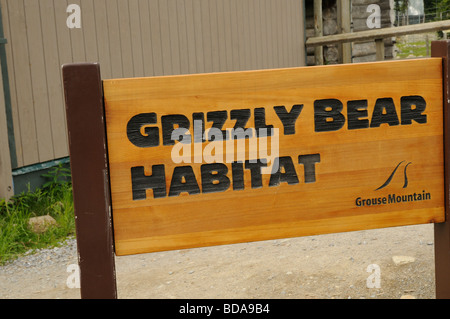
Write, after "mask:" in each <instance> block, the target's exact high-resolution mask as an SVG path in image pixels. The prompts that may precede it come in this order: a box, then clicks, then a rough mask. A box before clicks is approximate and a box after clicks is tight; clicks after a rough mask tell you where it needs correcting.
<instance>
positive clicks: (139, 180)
mask: <svg viewBox="0 0 450 319" xmlns="http://www.w3.org/2000/svg"><path fill="white" fill-rule="evenodd" d="M131 185H132V190H133V200H142V199H146V198H147V196H146V190H147V189H152V190H153V197H154V198H161V197H166V174H165V170H164V165H153V166H152V175H150V176H147V175H145V172H144V166H137V167H132V168H131Z"/></svg>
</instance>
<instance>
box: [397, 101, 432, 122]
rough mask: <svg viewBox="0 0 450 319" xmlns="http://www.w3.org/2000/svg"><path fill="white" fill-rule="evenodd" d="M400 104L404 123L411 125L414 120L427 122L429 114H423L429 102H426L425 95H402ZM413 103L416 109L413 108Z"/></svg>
mask: <svg viewBox="0 0 450 319" xmlns="http://www.w3.org/2000/svg"><path fill="white" fill-rule="evenodd" d="M400 105H401V114H402V125H409V124H411V123H412V121H413V120H414V121H416V122H417V123H420V124H425V123H426V122H427V115H426V114H422V113H423V112H424V111H425V108H426V107H427V102H425V99H424V98H423V97H421V96H418V95H413V96H402V98H401V99H400ZM413 105H414V106H415V108H414V109H413V108H412V106H413Z"/></svg>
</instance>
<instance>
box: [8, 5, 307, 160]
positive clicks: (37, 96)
mask: <svg viewBox="0 0 450 319" xmlns="http://www.w3.org/2000/svg"><path fill="white" fill-rule="evenodd" d="M0 3H1V5H2V10H3V25H4V29H5V37H6V39H7V40H8V44H7V45H6V48H7V59H8V68H9V75H10V78H9V82H10V88H11V100H12V113H13V123H14V137H15V142H16V150H17V151H16V153H17V154H16V157H17V163H18V167H22V166H26V165H30V164H35V163H41V162H45V161H49V160H53V159H57V158H61V157H65V156H68V146H67V133H66V121H65V110H64V100H63V88H62V82H61V65H62V64H64V63H71V62H99V63H100V65H101V72H102V77H103V78H104V79H108V78H122V77H141V76H156V75H174V74H187V73H203V72H223V71H236V70H249V69H264V68H283V67H294V66H302V65H304V64H305V52H304V40H305V39H304V18H303V1H300V0H95V1H94V0H70V1H67V0H0ZM74 3H75V4H79V5H80V6H81V19H82V28H81V29H69V28H68V27H67V26H66V20H67V17H68V16H69V13H67V12H66V9H67V6H68V5H69V4H74Z"/></svg>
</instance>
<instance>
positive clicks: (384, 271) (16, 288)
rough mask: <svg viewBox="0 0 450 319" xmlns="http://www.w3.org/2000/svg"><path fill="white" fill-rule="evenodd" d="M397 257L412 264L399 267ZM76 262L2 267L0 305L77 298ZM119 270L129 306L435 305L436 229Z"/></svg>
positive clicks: (365, 234) (159, 257) (240, 248)
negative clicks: (219, 301)
mask: <svg viewBox="0 0 450 319" xmlns="http://www.w3.org/2000/svg"><path fill="white" fill-rule="evenodd" d="M394 256H407V257H413V258H409V259H406V260H410V261H409V262H406V263H403V264H400V265H396V264H395V262H394V261H393V257H394ZM46 258H47V259H49V261H51V260H52V257H50V258H49V257H46ZM73 263H76V253H75V251H74V250H71V253H70V254H69V256H66V257H64V258H60V259H59V260H57V261H56V262H54V263H50V264H49V263H47V264H45V263H40V264H39V265H29V266H28V267H16V269H15V270H14V271H12V272H11V271H9V272H7V271H6V270H2V269H1V267H0V298H50V299H52V298H80V291H79V289H76V288H68V287H67V278H68V276H69V275H70V273H69V272H67V270H68V269H67V267H68V266H69V265H70V264H73ZM116 268H117V269H116V272H117V285H118V296H119V298H124V299H126V298H152V299H155V298H162V299H170V298H188V299H200V298H201V299H203V298H208V299H214V298H226V299H233V298H268V299H270V298H277V299H280V298H301V299H312V298H321V299H331V298H336V299H348V298H352V299H360V298H366V299H399V298H401V297H402V296H413V297H414V298H417V299H433V298H435V282H434V243H433V225H417V226H408V227H395V228H388V229H377V230H367V231H358V232H349V233H341V234H330V235H320V236H311V237H300V238H290V239H281V240H272V241H262V242H253V243H244V244H235V245H224V246H216V247H206V248H196V249H186V250H177V251H168V252H161V253H151V254H141V255H133V256H123V257H116ZM377 275H379V277H378V278H379V286H378V285H377V281H376V279H377Z"/></svg>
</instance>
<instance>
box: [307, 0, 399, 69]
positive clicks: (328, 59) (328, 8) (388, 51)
mask: <svg viewBox="0 0 450 319" xmlns="http://www.w3.org/2000/svg"><path fill="white" fill-rule="evenodd" d="M336 1H339V0H326V1H325V0H324V1H323V2H322V19H323V21H322V22H323V35H332V34H338V33H339V26H338V20H339V19H338V9H337V4H336V3H337V2H336ZM370 4H377V5H379V6H380V11H381V19H380V22H381V23H380V24H381V28H388V27H392V26H393V22H394V21H393V18H394V16H393V0H352V1H351V19H352V22H351V29H352V32H357V31H364V30H369V27H368V26H367V19H368V18H369V16H370V15H371V12H367V7H368V6H369V5H370ZM314 36H315V35H314V8H313V1H309V2H308V1H307V2H306V37H307V38H308V37H314ZM384 43H385V58H386V59H387V60H388V59H392V57H393V46H394V42H393V39H390V38H387V39H384ZM351 47H352V62H353V63H358V62H370V61H375V60H376V46H375V41H364V42H354V43H352V45H351ZM340 52H341V51H340V48H339V45H337V44H332V45H326V46H324V47H323V55H324V63H325V64H337V63H342V58H341V56H340V55H341V53H340ZM315 64H316V62H315V57H314V48H313V47H310V48H308V51H307V65H315Z"/></svg>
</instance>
